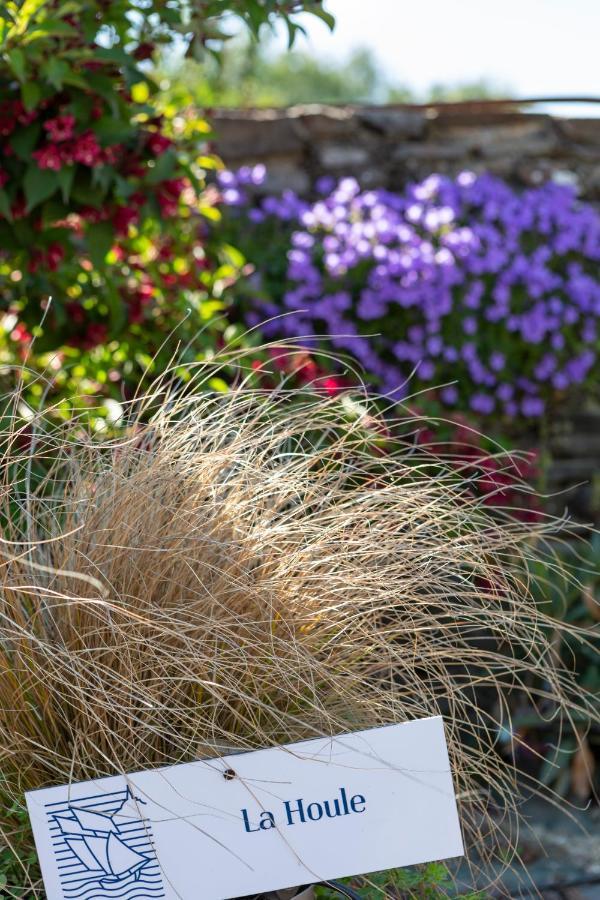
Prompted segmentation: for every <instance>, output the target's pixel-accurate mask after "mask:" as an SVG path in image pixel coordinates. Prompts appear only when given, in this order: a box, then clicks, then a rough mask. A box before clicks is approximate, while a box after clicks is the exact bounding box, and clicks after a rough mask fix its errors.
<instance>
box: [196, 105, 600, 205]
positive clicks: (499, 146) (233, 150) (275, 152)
mask: <svg viewBox="0 0 600 900" xmlns="http://www.w3.org/2000/svg"><path fill="white" fill-rule="evenodd" d="M212 120H213V122H214V127H215V142H214V146H215V149H216V151H217V153H219V154H220V155H221V156H222V158H223V159H224V160H225V162H226V163H227V165H230V166H232V167H237V166H239V165H243V164H246V163H256V162H263V163H265V164H266V165H267V166H268V171H269V183H268V185H267V187H268V189H270V190H278V189H281V188H284V187H290V188H293V189H294V190H296V191H298V192H299V193H306V192H308V191H309V189H310V185H311V184H313V183H314V180H315V178H317V177H318V176H320V175H333V176H343V175H354V176H356V177H357V178H358V179H359V180H360V182H361V183H362V184H363V185H364V186H365V187H389V188H397V187H399V186H401V185H402V184H403V183H405V182H406V181H407V180H411V179H414V178H419V177H422V176H425V175H427V174H430V173H431V172H434V171H437V172H445V173H449V174H455V173H457V172H460V171H461V170H463V169H472V170H474V171H481V170H484V169H486V170H489V171H491V172H495V173H496V174H498V175H501V176H503V177H505V178H508V179H509V180H511V181H515V182H519V183H521V184H526V185H535V184H539V183H540V182H541V181H543V180H545V179H547V178H549V177H554V178H555V179H557V180H564V181H572V180H576V181H577V183H578V186H579V188H580V190H581V193H582V195H583V196H585V197H587V198H588V199H590V200H600V119H567V118H557V117H553V116H549V115H543V114H537V113H532V112H521V111H519V110H517V109H515V108H510V107H508V106H506V105H496V104H493V103H481V104H477V103H469V104H450V105H445V106H440V107H418V106H380V107H373V106H364V107H334V106H298V107H293V108H291V109H278V110H273V109H267V110H216V111H215V112H214V113H213V114H212Z"/></svg>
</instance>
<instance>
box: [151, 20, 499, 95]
mask: <svg viewBox="0 0 600 900" xmlns="http://www.w3.org/2000/svg"><path fill="white" fill-rule="evenodd" d="M159 73H160V83H161V87H162V88H163V90H164V93H165V96H166V97H167V98H169V99H170V100H172V101H173V102H181V101H182V99H184V98H185V102H191V103H193V104H195V105H196V106H198V107H201V108H207V107H212V106H222V107H265V106H293V105H294V104H300V103H334V104H335V103H339V104H344V103H417V102H429V101H434V102H440V101H444V100H452V101H454V100H463V99H464V100H470V99H473V98H477V99H486V98H490V97H498V96H505V95H506V90H505V89H503V88H501V87H497V86H495V85H493V84H491V83H489V82H487V81H485V80H483V79H481V80H479V81H476V82H473V83H470V82H466V83H465V84H457V85H450V86H449V87H448V88H445V87H444V86H443V85H435V86H434V87H433V88H432V89H431V91H430V92H428V93H427V94H426V95H425V96H420V95H419V94H418V93H417V92H415V91H413V90H412V89H411V88H410V87H409V86H407V85H402V84H396V83H395V82H393V81H392V80H391V79H390V78H389V77H388V75H387V74H386V73H385V72H384V70H383V69H382V68H381V66H380V65H379V63H378V61H377V58H376V56H375V54H374V53H373V51H372V50H370V49H368V48H365V47H357V48H355V49H354V50H352V51H351V52H350V53H349V54H348V56H347V57H346V58H345V59H341V60H340V59H327V58H324V57H318V56H315V55H314V54H312V53H311V52H309V51H307V50H304V49H294V50H291V51H288V52H276V51H275V49H274V47H273V45H272V43H270V42H269V40H265V41H261V43H260V44H257V43H256V42H255V41H251V40H247V39H246V38H244V37H242V36H237V37H236V38H234V39H233V40H231V41H230V42H229V43H228V44H226V45H225V46H224V48H223V51H222V53H221V55H220V59H219V60H218V61H217V60H215V59H214V58H210V57H206V56H205V57H204V58H203V60H202V61H200V62H195V61H193V60H182V58H181V56H179V57H177V56H175V57H174V58H169V56H168V55H167V54H163V58H162V62H161V64H160V66H159Z"/></svg>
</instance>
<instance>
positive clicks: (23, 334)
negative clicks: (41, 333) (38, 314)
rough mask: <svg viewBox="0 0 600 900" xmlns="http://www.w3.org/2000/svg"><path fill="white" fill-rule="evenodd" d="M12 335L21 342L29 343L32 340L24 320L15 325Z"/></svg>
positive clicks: (14, 339)
mask: <svg viewBox="0 0 600 900" xmlns="http://www.w3.org/2000/svg"><path fill="white" fill-rule="evenodd" d="M10 336H11V338H12V339H13V341H18V342H19V344H28V343H29V341H30V340H31V334H30V333H29V332H28V331H27V329H26V328H25V326H24V325H23V323H22V322H18V323H17V324H16V325H15V327H14V328H13V330H12V331H11V333H10Z"/></svg>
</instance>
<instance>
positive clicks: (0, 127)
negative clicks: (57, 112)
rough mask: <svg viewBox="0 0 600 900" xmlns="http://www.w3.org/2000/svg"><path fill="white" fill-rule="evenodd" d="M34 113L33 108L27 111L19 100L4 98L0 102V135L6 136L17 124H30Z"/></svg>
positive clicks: (34, 115)
mask: <svg viewBox="0 0 600 900" xmlns="http://www.w3.org/2000/svg"><path fill="white" fill-rule="evenodd" d="M36 115H37V114H36V112H35V110H31V111H30V112H27V110H26V109H25V107H24V106H23V103H22V101H21V100H4V101H3V102H2V103H0V137H8V136H9V135H10V134H12V133H13V131H14V130H15V128H16V127H17V125H30V124H31V122H33V120H34V119H35V118H36Z"/></svg>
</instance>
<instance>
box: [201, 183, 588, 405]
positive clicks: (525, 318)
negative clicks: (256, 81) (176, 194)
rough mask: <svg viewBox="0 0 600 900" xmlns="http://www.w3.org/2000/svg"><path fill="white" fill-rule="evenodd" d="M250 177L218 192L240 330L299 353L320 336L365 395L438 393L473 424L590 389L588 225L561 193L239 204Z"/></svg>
mask: <svg viewBox="0 0 600 900" xmlns="http://www.w3.org/2000/svg"><path fill="white" fill-rule="evenodd" d="M262 177H263V172H262V170H261V169H260V167H256V168H255V169H248V168H244V169H241V170H240V171H239V172H237V173H231V172H223V173H221V174H220V175H219V184H220V188H221V193H222V198H223V202H224V204H225V205H226V206H227V207H228V208H229V212H228V216H227V220H228V224H229V235H230V240H231V241H232V242H234V243H237V245H238V246H240V248H241V249H242V250H243V252H244V253H245V255H246V257H247V259H248V260H249V261H250V262H251V263H252V264H253V265H254V268H255V273H254V274H253V275H252V277H251V278H250V279H248V280H246V281H245V282H244V283H243V284H241V285H240V286H239V290H238V294H239V296H240V297H241V298H243V301H244V315H245V320H246V322H248V323H249V324H252V325H255V324H258V323H260V322H263V321H264V320H266V319H270V320H271V321H269V322H267V323H266V324H263V325H262V331H263V333H264V334H266V335H269V336H271V335H285V336H290V335H301V336H304V337H305V343H306V345H307V346H308V347H310V346H315V345H317V344H320V343H321V339H320V338H319V336H320V335H330V336H331V337H329V338H328V342H329V345H332V346H333V347H334V348H336V349H341V350H343V351H348V352H349V353H350V354H351V355H352V356H353V357H354V358H355V359H357V360H358V361H359V362H360V363H361V364H362V366H363V367H364V370H365V372H366V377H367V379H368V381H369V382H370V383H371V384H372V385H375V386H376V387H377V388H378V389H379V390H380V391H381V392H383V393H386V394H388V395H390V396H392V397H403V396H404V395H405V394H406V393H407V392H408V390H409V387H410V389H411V390H412V389H414V388H422V387H428V388H431V387H433V386H435V385H440V384H446V386H445V387H443V388H442V389H441V390H440V392H439V397H440V399H441V401H442V402H443V403H444V404H445V405H446V406H447V407H449V408H461V409H470V410H472V411H473V412H475V413H477V414H483V415H487V414H496V415H497V414H498V413H500V414H503V415H505V416H508V417H515V416H523V417H526V418H535V417H539V416H541V415H542V414H543V412H544V410H545V408H546V406H547V404H549V403H550V402H551V401H553V400H554V399H555V398H556V397H557V396H560V395H561V394H562V393H564V392H565V391H566V390H568V389H569V388H570V387H572V386H573V385H577V386H590V385H591V384H592V372H593V368H594V364H595V362H596V359H597V350H598V320H599V318H600V284H599V282H598V278H597V273H596V268H597V263H598V260H599V259H600V216H599V215H598V213H597V212H596V210H595V209H594V208H592V207H591V206H589V205H585V204H583V203H580V202H578V201H577V199H576V197H575V195H574V194H573V192H572V191H571V190H570V189H568V188H566V187H562V186H558V185H555V184H546V185H544V186H543V187H540V188H536V189H532V190H527V191H523V192H517V191H516V190H514V189H513V188H511V187H510V186H509V185H508V184H505V183H504V182H502V181H501V180H499V179H498V178H495V177H492V176H491V175H482V176H479V177H476V176H475V175H473V174H471V173H463V174H462V175H460V176H458V178H456V179H454V180H453V179H450V178H446V177H442V176H438V175H432V176H430V177H429V178H427V179H426V180H425V181H423V182H422V183H419V184H413V185H411V186H409V187H408V188H407V189H406V190H405V191H404V192H403V193H399V194H394V193H390V192H389V191H384V190H369V191H362V190H361V189H360V187H359V185H358V183H357V182H356V181H355V180H354V179H352V178H346V179H343V180H342V181H340V182H339V183H337V184H332V183H331V182H330V180H328V179H322V180H321V182H320V183H319V184H318V185H317V188H318V190H319V191H320V193H321V196H320V197H319V198H318V199H317V200H316V201H314V202H306V201H304V200H302V199H300V198H299V197H297V196H296V195H295V194H294V193H292V192H291V191H286V192H284V193H283V194H282V195H281V196H277V197H276V196H267V197H265V198H263V199H261V200H260V201H258V202H256V203H254V202H253V199H252V193H253V192H252V191H251V190H250V191H249V190H248V188H249V187H250V188H251V187H252V186H253V184H254V183H256V182H258V181H260V180H261V179H262ZM283 314H285V315H283ZM413 372H414V377H413V378H412V379H411V382H410V385H409V384H408V379H409V378H410V376H411V373H413ZM450 382H456V384H452V383H450Z"/></svg>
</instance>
